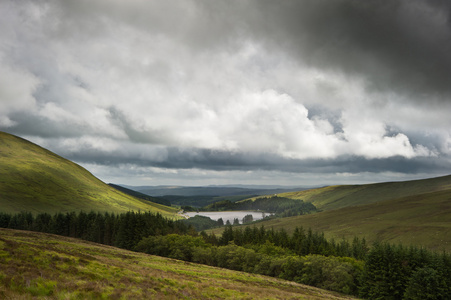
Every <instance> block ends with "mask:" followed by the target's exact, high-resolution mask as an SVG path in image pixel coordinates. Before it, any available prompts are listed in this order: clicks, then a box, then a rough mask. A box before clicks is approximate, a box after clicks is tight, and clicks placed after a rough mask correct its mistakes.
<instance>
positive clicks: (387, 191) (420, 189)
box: [279, 175, 451, 210]
mask: <svg viewBox="0 0 451 300" xmlns="http://www.w3.org/2000/svg"><path fill="white" fill-rule="evenodd" d="M447 189H451V175H448V176H443V177H437V178H430V179H421V180H412V181H401V182H384V183H374V184H363V185H336V186H328V187H323V188H318V189H311V190H305V191H299V192H290V193H282V194H279V196H280V197H286V198H292V199H301V200H304V201H307V202H311V203H313V204H314V205H315V206H316V207H317V208H318V209H320V210H330V209H337V208H342V207H347V206H353V205H362V204H369V203H374V202H378V201H384V200H389V199H396V198H400V197H405V196H412V195H418V194H424V193H430V192H435V191H442V190H447Z"/></svg>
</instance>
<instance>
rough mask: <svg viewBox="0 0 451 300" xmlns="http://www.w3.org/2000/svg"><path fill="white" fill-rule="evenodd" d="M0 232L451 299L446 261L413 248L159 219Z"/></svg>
mask: <svg viewBox="0 0 451 300" xmlns="http://www.w3.org/2000/svg"><path fill="white" fill-rule="evenodd" d="M0 227H5V228H14V229H24V230H34V231H41V232H49V233H54V234H59V235H65V236H71V237H76V238H82V239H86V240H90V241H94V242H98V243H103V244H108V245H114V246H117V247H121V248H125V249H130V250H135V251H142V252H146V253H149V254H154V255H160V256H166V257H170V258H175V259H181V260H185V261H190V262H196V263H202V264H207V265H211V266H218V267H223V268H229V269H233V270H239V271H245V272H251V273H258V274H263V275H269V276H274V277H279V278H283V279H287V280H291V281H295V282H299V283H304V284H308V285H312V286H316V287H320V288H324V289H328V290H332V291H337V292H341V293H346V294H350V295H355V296H359V297H362V298H366V299H451V296H450V295H451V256H450V255H449V254H446V253H442V254H437V253H434V252H431V251H428V250H425V249H421V248H417V247H404V246H401V245H390V244H386V243H375V244H374V245H372V246H371V247H368V246H367V244H366V242H365V240H364V239H358V238H354V239H353V241H352V242H348V241H346V240H342V241H339V242H336V241H334V240H327V239H326V238H325V237H324V234H322V233H315V232H312V230H310V229H309V230H305V229H303V228H296V229H295V231H294V232H293V234H288V233H287V232H286V231H284V230H278V231H275V230H273V229H265V228H264V227H263V226H261V227H255V226H254V227H253V228H251V227H246V228H245V229H241V228H234V227H232V226H227V227H226V229H225V231H224V233H223V235H222V236H221V237H216V236H215V235H214V234H210V235H208V234H206V233H205V232H201V233H200V234H198V233H197V232H196V231H195V230H194V229H193V228H192V227H190V226H187V225H185V224H184V223H183V222H180V221H172V220H168V219H165V218H163V217H162V216H161V215H159V214H152V213H134V212H128V213H124V214H118V215H116V214H108V213H94V212H91V213H84V212H80V213H66V214H55V215H53V216H52V215H49V214H39V215H36V216H33V215H32V214H30V213H20V214H16V215H9V214H3V213H0Z"/></svg>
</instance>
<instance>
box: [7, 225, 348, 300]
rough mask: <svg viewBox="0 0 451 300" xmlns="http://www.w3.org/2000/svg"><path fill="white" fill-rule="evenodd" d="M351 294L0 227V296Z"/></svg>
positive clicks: (265, 296)
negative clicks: (335, 292)
mask: <svg viewBox="0 0 451 300" xmlns="http://www.w3.org/2000/svg"><path fill="white" fill-rule="evenodd" d="M34 297H42V298H44V297H45V298H47V299H48V298H51V299H104V298H105V299H349V298H348V297H342V296H340V295H337V294H334V293H331V292H328V291H324V290H320V289H317V288H313V287H309V286H305V285H301V284H296V283H293V282H288V281H283V280H279V279H275V278H271V277H265V276H259V275H251V274H247V273H242V272H237V271H231V270H226V269H220V268H214V267H208V266H203V265H197V264H192V263H187V262H182V261H178V260H173V259H167V258H162V257H157V256H151V255H146V254H142V253H136V252H130V251H126V250H121V249H117V248H113V247H109V246H103V245H99V244H94V243H88V242H83V241H80V240H76V239H71V238H64V237H60V236H54V235H49V234H42V233H35V232H27V231H16V230H8V229H0V298H2V299H31V298H34Z"/></svg>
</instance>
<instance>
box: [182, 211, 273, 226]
mask: <svg viewBox="0 0 451 300" xmlns="http://www.w3.org/2000/svg"><path fill="white" fill-rule="evenodd" d="M263 214H264V215H263ZM184 215H186V216H188V217H190V218H191V217H194V216H196V215H199V216H204V217H209V218H210V219H212V220H215V221H217V220H219V219H220V218H222V220H223V221H224V224H225V223H226V222H227V220H229V221H230V224H233V220H234V219H236V218H237V219H238V220H239V221H240V224H241V223H242V222H243V218H244V216H246V215H252V217H253V218H254V221H256V220H261V219H263V216H269V215H271V214H269V213H263V212H261V211H240V210H238V211H200V212H192V211H190V212H185V213H184Z"/></svg>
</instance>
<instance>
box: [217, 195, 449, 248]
mask: <svg viewBox="0 0 451 300" xmlns="http://www.w3.org/2000/svg"><path fill="white" fill-rule="evenodd" d="M260 225H264V226H265V227H266V228H274V229H276V230H277V229H281V228H284V229H285V230H286V231H287V232H289V233H292V232H293V231H294V229H295V228H296V227H300V226H302V227H304V228H312V229H313V230H314V231H320V232H324V233H325V236H326V237H327V238H335V239H336V240H341V239H342V238H345V239H352V238H353V237H354V236H358V237H360V238H362V237H365V239H366V240H367V241H368V242H370V243H371V242H374V241H385V242H390V243H402V244H405V245H416V246H423V247H426V248H428V249H431V250H438V251H441V250H446V251H451V189H449V190H444V191H437V192H431V193H425V194H419V195H414V196H407V197H401V198H397V199H391V200H385V201H380V202H376V203H371V204H367V205H360V206H351V207H344V208H340V209H336V210H328V211H323V212H320V213H315V214H310V215H303V216H296V217H290V218H281V219H274V220H269V221H265V222H261V223H259V224H258V226H260ZM216 233H219V231H216Z"/></svg>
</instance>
